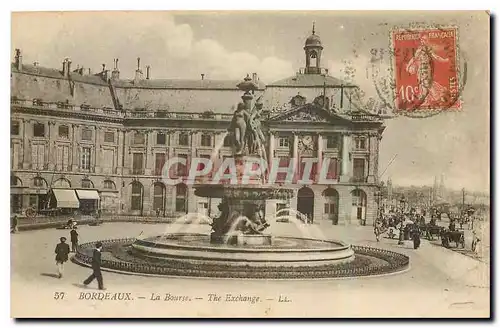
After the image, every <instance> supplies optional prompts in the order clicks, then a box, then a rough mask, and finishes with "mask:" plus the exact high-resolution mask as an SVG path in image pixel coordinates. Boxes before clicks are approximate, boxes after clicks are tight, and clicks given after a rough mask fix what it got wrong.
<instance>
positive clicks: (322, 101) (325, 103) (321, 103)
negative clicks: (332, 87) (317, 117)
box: [313, 95, 330, 108]
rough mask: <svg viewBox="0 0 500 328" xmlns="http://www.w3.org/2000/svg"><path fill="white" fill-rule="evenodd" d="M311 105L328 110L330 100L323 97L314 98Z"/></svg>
mask: <svg viewBox="0 0 500 328" xmlns="http://www.w3.org/2000/svg"><path fill="white" fill-rule="evenodd" d="M313 104H315V105H316V106H318V107H322V108H330V99H328V97H325V96H324V95H321V96H318V97H316V98H314V101H313Z"/></svg>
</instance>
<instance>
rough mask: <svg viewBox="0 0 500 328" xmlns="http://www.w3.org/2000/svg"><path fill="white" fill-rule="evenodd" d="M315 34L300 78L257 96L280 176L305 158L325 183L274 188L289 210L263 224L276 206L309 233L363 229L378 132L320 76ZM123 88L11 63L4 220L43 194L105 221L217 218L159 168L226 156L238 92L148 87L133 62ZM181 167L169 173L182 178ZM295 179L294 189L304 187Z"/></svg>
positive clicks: (103, 78)
mask: <svg viewBox="0 0 500 328" xmlns="http://www.w3.org/2000/svg"><path fill="white" fill-rule="evenodd" d="M322 50H323V46H322V43H321V40H320V39H319V37H318V35H316V34H315V32H314V31H313V34H312V35H311V36H310V37H309V38H307V40H306V43H305V46H304V52H305V56H306V67H305V68H304V69H301V70H300V71H299V72H297V74H296V75H295V76H292V77H290V78H287V79H284V80H281V81H277V82H274V83H271V84H268V85H264V84H263V83H261V82H260V81H259V79H258V76H257V75H256V74H253V76H252V79H253V80H254V81H255V82H256V83H257V84H258V85H259V89H258V90H256V91H255V94H256V97H257V96H262V97H261V99H262V102H263V104H264V107H263V110H264V111H263V113H264V116H265V117H264V119H263V120H262V121H263V122H262V124H263V127H264V130H265V133H266V135H267V138H268V147H269V149H268V153H269V160H270V161H271V160H273V159H276V158H279V162H280V166H282V165H283V166H288V165H289V164H290V161H291V160H295V161H296V165H297V167H298V168H299V169H298V170H297V172H298V174H300V172H301V171H302V170H303V165H302V164H300V163H301V161H302V159H303V158H317V159H318V160H319V163H322V160H323V159H324V158H329V159H330V163H329V164H328V165H329V166H328V170H327V171H328V178H329V179H330V180H331V182H332V183H331V184H328V185H324V184H317V183H315V179H316V178H317V177H318V175H319V172H320V169H321V167H320V165H319V164H318V165H315V166H314V167H313V171H312V174H311V176H310V178H311V180H312V181H309V182H304V181H298V180H300V179H299V178H297V179H294V180H293V181H292V183H289V184H287V183H284V182H280V180H279V179H278V181H277V183H279V184H283V185H285V186H287V187H289V188H292V189H293V190H294V192H295V197H294V198H292V199H291V201H290V203H289V204H288V205H286V204H277V203H276V202H273V201H269V202H268V204H267V205H266V215H269V216H274V215H275V214H276V213H277V212H278V214H279V210H280V209H282V208H284V207H287V206H288V207H289V208H290V209H291V210H292V212H293V211H298V212H300V213H303V214H306V215H308V216H309V217H310V218H311V219H312V220H313V221H314V222H318V221H322V222H332V223H334V224H360V223H366V224H371V222H373V219H374V218H375V216H376V212H377V208H376V199H375V193H376V191H377V189H378V154H379V147H380V140H381V138H382V132H383V130H384V125H383V121H382V119H381V118H380V117H378V116H376V115H372V114H368V113H366V112H363V111H360V110H357V109H355V107H356V106H354V105H353V104H352V103H351V101H350V98H349V90H350V89H352V88H355V87H356V86H354V85H350V84H347V83H345V82H343V81H341V80H339V79H337V78H334V77H332V76H330V75H329V74H328V72H327V71H326V70H324V69H322V68H321V66H320V60H321V52H322ZM135 73H136V74H135V78H134V79H132V80H124V79H120V72H119V69H118V60H117V59H116V60H115V61H114V67H113V69H112V70H111V71H110V70H106V69H105V67H104V66H103V70H102V71H101V72H99V73H96V74H92V73H90V72H89V71H88V70H85V69H84V68H80V67H79V68H77V69H75V70H72V69H71V61H70V60H68V59H65V60H64V61H63V64H62V69H51V68H45V67H41V66H39V65H38V64H36V63H35V64H34V65H26V64H25V63H23V61H22V54H21V52H20V51H17V52H16V56H15V62H14V63H12V73H11V113H12V116H11V117H12V119H11V170H12V171H11V172H12V173H11V209H12V211H13V212H20V213H24V211H25V210H26V209H27V208H30V207H31V208H36V209H38V210H41V209H43V208H44V207H45V206H46V204H47V198H48V197H49V196H48V195H50V190H51V189H67V190H74V189H85V190H87V189H88V190H95V191H97V192H98V194H99V198H100V202H99V205H98V206H99V208H100V209H101V211H102V213H103V214H106V213H109V214H121V215H144V216H145V215H156V214H157V213H159V214H160V215H161V216H182V215H185V214H186V213H200V212H202V213H203V214H205V215H211V216H212V215H215V212H216V209H217V206H216V205H217V202H218V201H220V200H217V199H208V200H207V199H202V198H199V197H197V196H195V195H194V187H195V185H193V184H190V183H189V182H186V183H181V184H178V185H175V186H170V185H166V184H165V183H164V181H163V179H162V170H163V164H164V163H165V161H166V160H167V159H169V158H173V157H177V156H180V157H185V158H186V159H187V160H188V162H189V160H190V159H191V158H194V157H206V158H210V157H212V158H213V157H214V152H216V154H215V158H216V162H218V161H222V160H223V159H224V158H226V157H227V156H230V155H231V149H230V145H229V144H228V142H227V140H225V137H224V136H225V135H226V129H227V127H228V125H229V122H230V120H231V118H232V112H233V111H234V109H235V106H236V104H237V103H238V102H239V101H240V97H241V94H242V93H241V91H240V90H239V89H238V88H237V87H236V85H237V84H238V82H239V81H217V80H209V79H205V77H204V76H203V75H202V76H201V79H199V80H161V79H151V76H150V68H149V67H147V70H146V74H143V72H142V69H141V64H140V60H139V59H138V66H137V70H136V72H135ZM186 173H187V168H186V167H182V166H179V167H176V172H175V173H174V174H176V175H178V176H185V175H186ZM303 180H304V179H303Z"/></svg>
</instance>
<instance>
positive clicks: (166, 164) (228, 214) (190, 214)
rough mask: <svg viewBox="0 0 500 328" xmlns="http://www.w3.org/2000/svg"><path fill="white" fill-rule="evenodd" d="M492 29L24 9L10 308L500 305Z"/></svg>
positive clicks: (427, 314) (273, 14) (16, 57)
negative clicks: (493, 277) (494, 245)
mask: <svg viewBox="0 0 500 328" xmlns="http://www.w3.org/2000/svg"><path fill="white" fill-rule="evenodd" d="M489 26H490V14H489V13H488V12H487V11H463V12H445V11H439V12H437V11H436V12H432V11H428V12H421V11H415V12H412V11H404V12H386V11H379V12H377V11H372V12H363V11H338V12H336V11H323V12H321V11H315V12H293V11H282V12H279V11H237V12H203V11H199V12H197V11H190V12H181V11H172V12H166V11H155V12H140V11H136V12H133V11H128V12H119V11H116V12H29V13H28V12H15V13H12V49H11V53H12V56H11V66H10V71H11V75H10V76H11V80H10V81H11V89H10V109H11V117H10V126H11V127H10V147H11V148H10V151H11V153H10V169H11V175H10V211H11V216H10V219H11V234H10V237H11V316H12V317H15V318H27V317H30V318H36V317H40V318H46V317H51V318H68V317H69V318H76V317H78V318H95V317H101V318H105V317H114V318H172V317H177V318H179V317H181V318H214V317H215V318H220V317H230V318H241V317H251V318H275V317H282V318H285V317H286V318H291V317H300V318H313V317H322V318H380V317H386V318H387V317H388V318H465V317H467V318H470V317H472V318H488V317H490V315H491V311H490V296H491V295H490V292H491V291H490V219H491V218H490V166H489V163H490V150H489V149H490V148H489V146H490V130H489V126H490V91H489V90H490V73H489V72H490V64H489V61H490V58H489V53H490V49H489V47H490V43H489V40H490V28H489Z"/></svg>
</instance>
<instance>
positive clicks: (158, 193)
mask: <svg viewBox="0 0 500 328" xmlns="http://www.w3.org/2000/svg"><path fill="white" fill-rule="evenodd" d="M164 199H165V186H164V185H163V184H162V183H159V182H157V183H155V185H154V198H153V210H155V211H156V210H163V204H164Z"/></svg>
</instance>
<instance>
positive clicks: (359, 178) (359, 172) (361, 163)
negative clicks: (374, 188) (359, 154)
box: [353, 158, 365, 182]
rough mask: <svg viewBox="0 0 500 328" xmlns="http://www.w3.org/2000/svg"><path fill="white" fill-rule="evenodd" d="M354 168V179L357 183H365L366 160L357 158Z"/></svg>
mask: <svg viewBox="0 0 500 328" xmlns="http://www.w3.org/2000/svg"><path fill="white" fill-rule="evenodd" d="M353 167H354V169H353V178H354V179H355V181H356V182H363V181H364V178H365V160H364V159H363V158H355V159H354V161H353Z"/></svg>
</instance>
